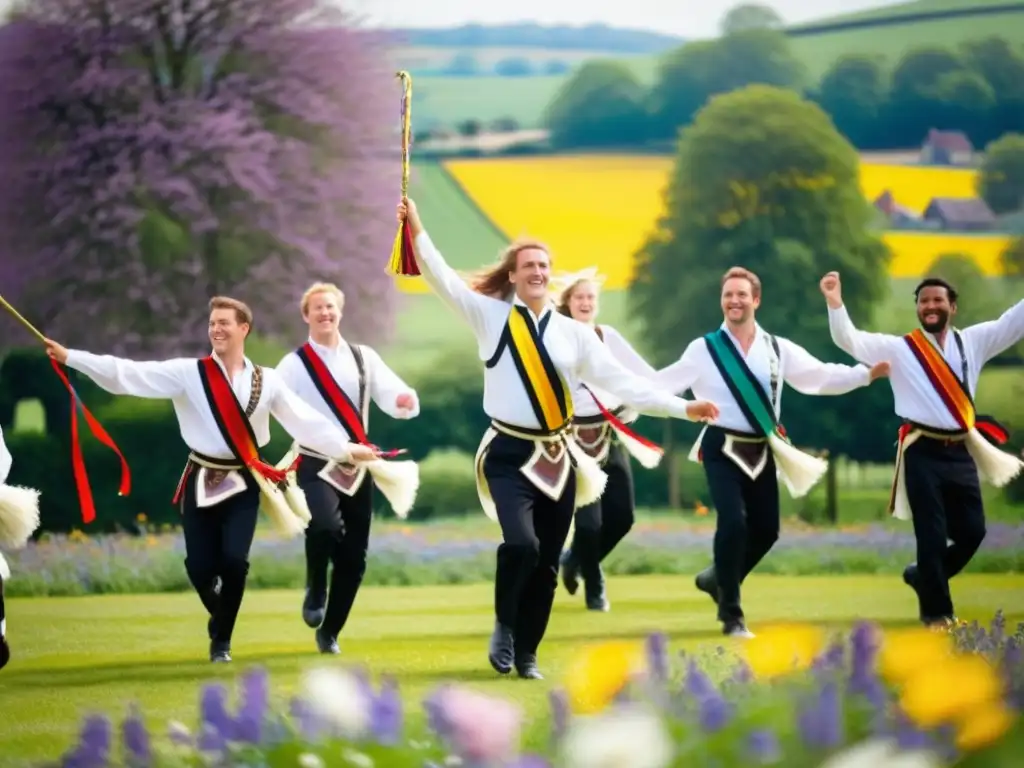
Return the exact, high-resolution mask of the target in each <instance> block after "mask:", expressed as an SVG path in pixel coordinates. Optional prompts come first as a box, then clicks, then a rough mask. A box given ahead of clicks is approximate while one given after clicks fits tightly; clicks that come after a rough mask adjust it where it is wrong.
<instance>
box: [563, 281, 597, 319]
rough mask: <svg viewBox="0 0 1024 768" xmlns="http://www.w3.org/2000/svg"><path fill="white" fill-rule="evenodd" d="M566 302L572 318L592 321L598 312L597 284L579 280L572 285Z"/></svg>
mask: <svg viewBox="0 0 1024 768" xmlns="http://www.w3.org/2000/svg"><path fill="white" fill-rule="evenodd" d="M567 303H568V306H569V315H570V316H571V317H572V319H573V320H579V321H580V322H581V323H590V322H593V321H594V319H595V318H596V317H597V312H598V302H597V286H595V285H594V284H593V283H592V282H590V281H589V280H581V281H580V282H578V283H576V285H575V286H574V287H573V289H572V293H571V294H570V295H569V301H568V302H567Z"/></svg>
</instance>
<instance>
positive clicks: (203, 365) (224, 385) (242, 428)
mask: <svg viewBox="0 0 1024 768" xmlns="http://www.w3.org/2000/svg"><path fill="white" fill-rule="evenodd" d="M196 363H197V364H198V365H199V379H200V380H201V381H202V382H203V391H204V392H206V399H207V400H208V401H209V403H210V410H211V411H213V420H214V421H215V422H216V423H217V428H218V429H220V433H221V436H222V437H223V438H224V441H225V442H226V443H227V444H228V447H229V448H230V449H231V452H232V453H233V454H234V455H235V459H237V460H238V461H239V462H240V463H242V464H244V465H245V467H246V469H248V470H249V471H250V472H254V473H255V472H258V473H259V474H261V475H262V476H263V477H265V478H266V479H267V480H269V481H270V482H272V483H282V482H284V481H285V479H286V477H287V476H288V470H287V469H278V468H277V467H275V466H273V465H271V464H268V463H267V462H265V461H264V460H263V459H262V458H261V457H260V449H259V443H257V442H256V434H255V433H254V432H253V431H252V423H251V422H250V421H249V417H248V416H247V415H246V413H245V411H244V410H242V404H241V403H239V402H238V398H237V397H235V393H234V390H232V389H231V382H230V381H228V377H227V374H226V373H224V371H223V369H222V368H221V367H220V366H219V365H217V361H216V360H214V359H213V358H212V357H203V358H200V359H199V360H197V361H196Z"/></svg>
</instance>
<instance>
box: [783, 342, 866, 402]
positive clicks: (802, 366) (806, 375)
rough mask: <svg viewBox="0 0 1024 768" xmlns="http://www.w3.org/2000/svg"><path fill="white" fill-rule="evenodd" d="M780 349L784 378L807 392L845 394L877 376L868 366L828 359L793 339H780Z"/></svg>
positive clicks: (791, 384)
mask: <svg viewBox="0 0 1024 768" xmlns="http://www.w3.org/2000/svg"><path fill="white" fill-rule="evenodd" d="M779 350H780V352H781V353H782V376H783V378H784V379H785V381H786V383H787V384H789V386H791V387H793V389H795V390H797V391H798V392H803V393H804V394H805V395H843V394H846V393H847V392H850V391H852V390H854V389H859V388H860V387H866V386H867V385H868V384H870V383H871V382H872V380H873V376H872V371H871V370H870V369H868V368H867V366H864V365H840V364H838V363H824V362H822V361H821V360H819V359H818V358H816V357H815V356H814V355H812V354H811V353H810V352H808V351H807V350H806V349H804V348H803V347H801V346H800V345H798V344H794V343H793V342H792V341H790V340H789V339H779Z"/></svg>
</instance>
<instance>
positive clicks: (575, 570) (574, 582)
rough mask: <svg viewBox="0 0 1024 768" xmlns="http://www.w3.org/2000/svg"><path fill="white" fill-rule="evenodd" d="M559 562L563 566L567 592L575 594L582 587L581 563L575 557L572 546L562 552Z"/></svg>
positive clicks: (563, 577) (563, 583)
mask: <svg viewBox="0 0 1024 768" xmlns="http://www.w3.org/2000/svg"><path fill="white" fill-rule="evenodd" d="M559 563H560V565H561V566H562V585H563V586H564V587H565V591H566V592H568V593H569V594H570V595H575V594H576V590H577V589H579V588H580V565H579V563H577V562H576V558H575V557H573V554H572V549H571V548H570V549H567V550H565V552H563V553H562V557H561V558H560V560H559Z"/></svg>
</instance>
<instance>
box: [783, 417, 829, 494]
mask: <svg viewBox="0 0 1024 768" xmlns="http://www.w3.org/2000/svg"><path fill="white" fill-rule="evenodd" d="M768 445H770V446H771V449H772V454H773V455H774V457H775V466H776V467H778V469H779V472H780V474H781V475H782V480H783V482H784V483H785V484H786V487H787V488H789V492H790V494H791V495H792V496H793V498H794V499H799V498H800V497H801V496H806V495H807V492H808V491H810V490H811V488H813V487H814V485H815V483H817V482H818V481H819V480H820V479H821V478H822V476H823V475H824V474H825V472H827V471H828V462H827V461H825V460H824V459H819V458H817V457H816V456H811V455H810V454H808V453H804V452H803V451H801V450H798V449H797V448H794V447H793V446H792V445H790V444H789V443H787V442H786V441H785V440H783V439H782V438H781V437H779V436H778V435H777V434H775V433H772V434H771V435H769V437H768Z"/></svg>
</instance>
